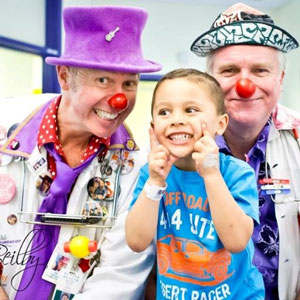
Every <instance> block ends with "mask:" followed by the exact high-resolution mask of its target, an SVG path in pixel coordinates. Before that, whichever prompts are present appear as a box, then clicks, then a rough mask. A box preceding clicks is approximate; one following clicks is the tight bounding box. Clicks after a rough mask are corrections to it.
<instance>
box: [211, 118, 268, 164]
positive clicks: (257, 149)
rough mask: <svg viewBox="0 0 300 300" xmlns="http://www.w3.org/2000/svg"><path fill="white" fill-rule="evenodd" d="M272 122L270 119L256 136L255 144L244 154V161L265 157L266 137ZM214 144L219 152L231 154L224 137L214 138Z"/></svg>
mask: <svg viewBox="0 0 300 300" xmlns="http://www.w3.org/2000/svg"><path fill="white" fill-rule="evenodd" d="M271 123H272V120H271V118H270V119H269V120H268V122H267V123H266V125H265V126H264V128H263V129H262V131H261V132H260V134H259V135H258V137H257V139H256V142H255V144H254V145H253V147H252V148H251V149H250V150H249V152H248V153H245V155H246V160H247V159H249V158H250V157H251V156H252V155H254V156H262V157H264V156H265V153H266V147H267V141H268V136H269V132H270V126H271ZM216 142H217V145H218V146H219V149H220V151H221V152H223V153H225V154H231V150H230V148H229V146H228V144H227V143H226V140H225V138H224V136H219V135H218V136H217V137H216Z"/></svg>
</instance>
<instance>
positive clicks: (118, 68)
mask: <svg viewBox="0 0 300 300" xmlns="http://www.w3.org/2000/svg"><path fill="white" fill-rule="evenodd" d="M45 61H46V63H47V64H49V65H61V66H69V67H77V68H88V69H101V70H106V71H113V72H124V73H152V72H157V71H160V70H161V69H162V65H160V64H158V63H155V62H152V61H150V60H144V61H143V64H142V65H132V64H131V65H129V64H126V63H124V64H121V63H115V64H114V63H105V62H98V63H97V62H94V61H93V62H88V61H81V60H75V59H67V58H62V57H52V56H48V57H46V59H45Z"/></svg>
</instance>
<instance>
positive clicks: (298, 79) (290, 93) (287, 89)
mask: <svg viewBox="0 0 300 300" xmlns="http://www.w3.org/2000/svg"><path fill="white" fill-rule="evenodd" d="M299 13H300V1H299V0H294V1H291V2H290V3H289V4H287V5H285V6H283V7H282V8H280V9H279V10H274V14H273V18H274V20H276V23H278V25H279V26H280V27H282V28H284V29H285V30H286V31H287V32H289V33H291V34H292V35H293V36H294V37H295V38H296V39H297V40H298V42H299V44H300V21H299ZM287 58H288V67H287V72H286V78H285V81H284V86H283V93H282V97H281V103H282V104H284V105H286V106H288V107H291V108H293V109H295V110H298V111H300V49H299V48H298V49H296V50H293V51H291V52H290V53H289V54H287Z"/></svg>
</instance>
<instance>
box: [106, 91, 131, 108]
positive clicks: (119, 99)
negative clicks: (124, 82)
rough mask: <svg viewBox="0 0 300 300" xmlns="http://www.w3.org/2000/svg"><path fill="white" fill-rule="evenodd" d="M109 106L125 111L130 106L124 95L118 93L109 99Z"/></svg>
mask: <svg viewBox="0 0 300 300" xmlns="http://www.w3.org/2000/svg"><path fill="white" fill-rule="evenodd" d="M108 104H109V105H110V106H111V107H112V108H114V109H124V108H126V107H127V105H128V100H127V98H126V96H125V95H124V94H122V93H118V94H115V95H113V96H112V97H111V98H109V99H108Z"/></svg>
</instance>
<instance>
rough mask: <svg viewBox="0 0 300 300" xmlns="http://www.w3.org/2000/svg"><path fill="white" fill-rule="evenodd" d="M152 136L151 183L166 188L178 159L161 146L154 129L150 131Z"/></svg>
mask: <svg viewBox="0 0 300 300" xmlns="http://www.w3.org/2000/svg"><path fill="white" fill-rule="evenodd" d="M149 136H150V149H151V151H150V154H149V156H148V162H149V183H151V184H154V185H159V186H165V181H166V178H167V177H168V174H169V172H170V170H171V168H172V165H173V163H174V162H175V161H176V158H175V157H174V156H172V155H170V152H169V150H168V149H167V148H166V147H164V146H163V145H160V144H159V142H158V140H157V137H156V135H155V133H154V130H153V128H150V129H149Z"/></svg>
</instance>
